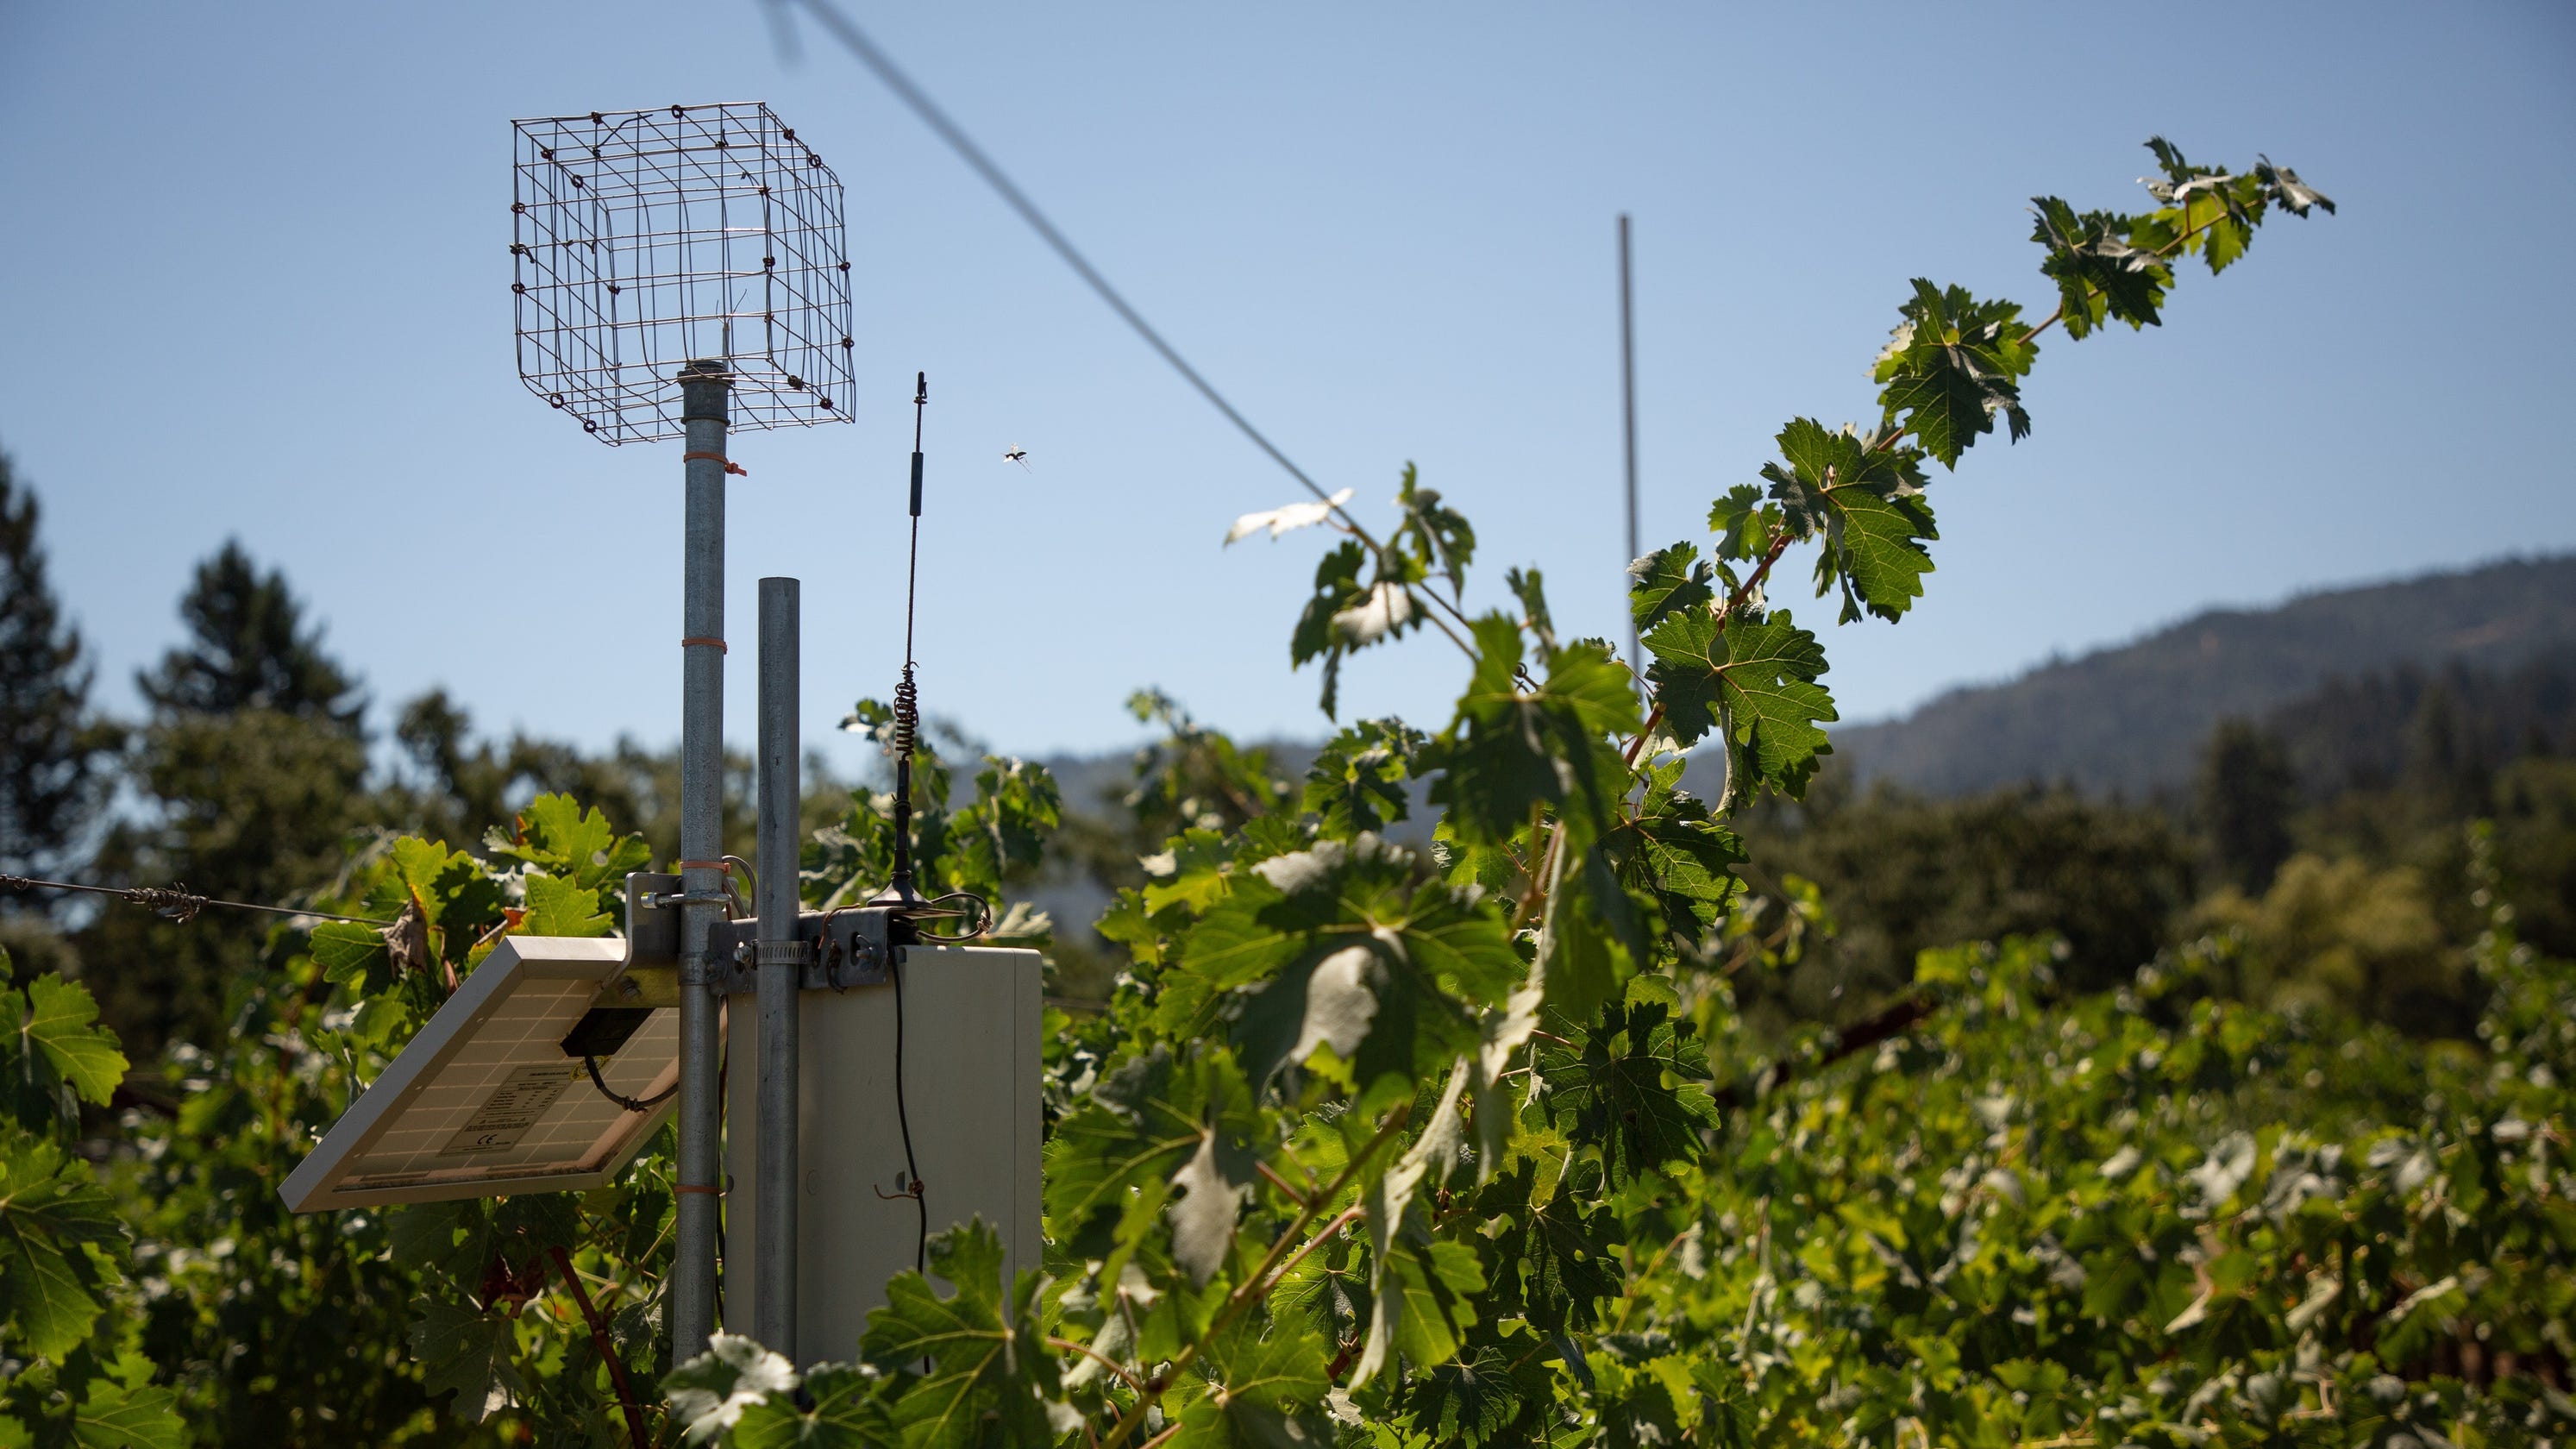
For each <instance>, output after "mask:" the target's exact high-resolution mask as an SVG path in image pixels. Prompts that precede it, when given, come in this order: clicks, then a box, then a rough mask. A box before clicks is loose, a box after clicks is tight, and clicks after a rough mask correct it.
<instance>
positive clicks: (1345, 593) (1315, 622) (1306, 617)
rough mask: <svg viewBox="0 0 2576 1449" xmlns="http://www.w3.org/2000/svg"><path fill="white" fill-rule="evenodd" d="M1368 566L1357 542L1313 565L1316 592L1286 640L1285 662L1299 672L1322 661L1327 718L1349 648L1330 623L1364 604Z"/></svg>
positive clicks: (1329, 715) (1309, 599) (1346, 545)
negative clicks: (1363, 580) (1363, 583)
mask: <svg viewBox="0 0 2576 1449" xmlns="http://www.w3.org/2000/svg"><path fill="white" fill-rule="evenodd" d="M1367 564H1368V553H1367V551H1366V550H1364V549H1362V548H1361V547H1360V545H1359V542H1358V540H1356V539H1346V540H1344V541H1343V542H1342V543H1341V545H1340V546H1339V547H1337V548H1335V549H1333V551H1332V552H1330V553H1327V554H1325V555H1324V557H1323V558H1322V560H1321V561H1319V562H1318V563H1317V564H1316V565H1315V589H1314V593H1313V594H1312V596H1311V597H1309V598H1308V599H1307V600H1306V609H1305V612H1304V613H1302V614H1300V615H1298V616H1297V628H1296V631H1295V632H1294V633H1292V634H1290V635H1289V638H1288V663H1289V667H1291V668H1298V669H1302V668H1304V667H1305V664H1306V661H1308V660H1310V659H1321V660H1323V661H1324V697H1323V708H1324V715H1325V717H1326V718H1327V719H1329V718H1331V717H1332V715H1333V708H1334V705H1335V703H1336V695H1337V694H1338V693H1339V689H1340V683H1341V668H1342V655H1343V653H1344V652H1345V651H1346V650H1347V649H1348V647H1349V646H1348V644H1347V642H1346V641H1345V640H1344V638H1343V636H1342V634H1341V633H1340V631H1339V630H1337V629H1336V628H1335V627H1334V623H1333V621H1334V620H1335V619H1336V618H1337V617H1339V616H1340V615H1342V614H1344V613H1347V612H1349V611H1350V610H1352V609H1355V608H1357V607H1359V606H1360V605H1361V604H1363V603H1365V602H1366V601H1367V597H1368V590H1367V589H1365V588H1363V587H1362V586H1361V584H1360V570H1361V569H1362V568H1364V567H1366V566H1367Z"/></svg>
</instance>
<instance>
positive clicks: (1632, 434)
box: [1619, 211, 1646, 674]
mask: <svg viewBox="0 0 2576 1449" xmlns="http://www.w3.org/2000/svg"><path fill="white" fill-rule="evenodd" d="M1632 317H1633V313H1632V312H1631V311H1630V308H1629V301H1628V213H1626V212H1624V211H1623V212H1621V213H1619V426H1620V431H1621V433H1622V435H1623V436H1624V437H1625V439H1626V441H1627V445H1628V446H1627V459H1628V560H1629V562H1630V563H1632V564H1633V563H1634V562H1636V559H1637V552H1638V543H1637V332H1636V327H1635V325H1634V322H1633V321H1632ZM1628 662H1629V664H1630V665H1631V666H1633V667H1634V668H1635V669H1636V670H1637V672H1638V673H1640V674H1643V673H1645V671H1646V656H1645V652H1644V651H1643V649H1642V648H1640V647H1639V645H1638V643H1637V616H1636V615H1635V614H1634V613H1633V612H1632V613H1630V614H1629V616H1628Z"/></svg>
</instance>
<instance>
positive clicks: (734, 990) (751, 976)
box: [707, 906, 894, 996]
mask: <svg viewBox="0 0 2576 1449" xmlns="http://www.w3.org/2000/svg"><path fill="white" fill-rule="evenodd" d="M893 925H894V915H893V913H892V912H890V911H886V910H863V909H861V908H859V907H856V906H845V907H843V908H841V909H840V910H837V911H806V912H803V913H802V914H800V915H798V916H797V917H796V957H797V960H798V962H799V964H800V965H801V966H802V971H801V973H800V974H801V976H802V980H801V981H800V983H799V984H800V985H802V986H803V988H804V989H805V990H807V991H846V990H848V989H849V988H851V987H853V986H882V985H884V984H886V983H887V982H888V981H890V980H892V979H893V978H892V977H891V976H890V975H888V974H887V970H886V963H887V962H888V961H889V960H891V959H892V951H891V949H890V939H889V938H890V936H891V934H892V927H893ZM759 934H760V921H759V918H758V917H753V916H746V917H744V918H742V919H740V920H733V921H726V922H724V923H723V924H721V925H719V926H717V927H716V929H715V935H714V936H713V937H712V938H711V939H710V940H709V942H708V952H709V954H710V955H711V956H713V957H714V958H715V959H713V960H711V961H709V962H708V963H707V981H708V985H710V986H712V987H713V988H714V989H715V991H716V992H717V994H719V995H723V996H733V995H737V994H741V993H746V992H749V991H750V990H752V988H753V985H754V983H755V982H756V981H757V980H758V977H759V970H758V955H759V951H760V949H761V948H760V946H759V944H758V937H759ZM781 944H784V943H772V944H771V947H770V949H772V950H775V949H777V947H778V946H779V945H781Z"/></svg>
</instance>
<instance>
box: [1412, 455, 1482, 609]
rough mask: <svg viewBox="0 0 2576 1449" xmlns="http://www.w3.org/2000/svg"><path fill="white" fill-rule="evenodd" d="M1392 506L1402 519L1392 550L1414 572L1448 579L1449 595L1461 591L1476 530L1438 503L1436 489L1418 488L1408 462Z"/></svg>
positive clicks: (1463, 587) (1465, 520) (1465, 517)
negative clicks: (1395, 549)
mask: <svg viewBox="0 0 2576 1449" xmlns="http://www.w3.org/2000/svg"><path fill="white" fill-rule="evenodd" d="M1395 506H1396V507H1397V508H1398V509H1399V510H1401V512H1402V517H1403V522H1402V523H1400V524H1398V525H1397V527H1396V534H1395V540H1396V547H1398V548H1399V549H1402V550H1403V551H1404V553H1405V556H1406V557H1407V558H1409V559H1411V560H1412V562H1413V564H1414V565H1415V569H1416V571H1417V572H1418V573H1421V574H1423V575H1426V576H1427V575H1429V574H1433V573H1437V574H1439V575H1441V576H1442V577H1444V578H1446V579H1448V580H1449V588H1450V591H1451V592H1453V593H1463V592H1465V590H1466V588H1467V565H1468V564H1469V563H1470V562H1472V561H1473V560H1474V559H1475V557H1476V530H1475V527H1474V525H1472V524H1470V523H1468V522H1467V516H1466V515H1465V514H1463V513H1460V512H1459V511H1458V510H1456V509H1454V508H1451V507H1449V506H1447V505H1446V504H1444V503H1442V502H1441V501H1440V494H1439V491H1438V490H1436V489H1431V488H1424V487H1421V486H1419V480H1418V478H1417V477H1416V475H1415V473H1414V469H1413V465H1412V464H1411V463H1407V464H1405V465H1404V483H1403V486H1402V487H1400V488H1399V489H1398V490H1397V491H1396V495H1395Z"/></svg>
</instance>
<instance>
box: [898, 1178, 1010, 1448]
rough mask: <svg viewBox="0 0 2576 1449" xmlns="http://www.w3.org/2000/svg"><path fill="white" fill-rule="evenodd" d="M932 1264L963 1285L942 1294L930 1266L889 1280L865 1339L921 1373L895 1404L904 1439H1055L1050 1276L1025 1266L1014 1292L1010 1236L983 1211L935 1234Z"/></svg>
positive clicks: (933, 1443)
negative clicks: (1005, 1277)
mask: <svg viewBox="0 0 2576 1449" xmlns="http://www.w3.org/2000/svg"><path fill="white" fill-rule="evenodd" d="M930 1270H931V1272H933V1273H936V1274H938V1275H939V1277H940V1278H941V1279H943V1280H945V1281H946V1282H947V1283H948V1284H949V1285H950V1286H951V1287H953V1288H955V1289H956V1290H957V1291H956V1292H955V1293H953V1294H951V1295H950V1296H948V1297H946V1298H942V1297H940V1296H938V1295H937V1294H936V1293H934V1292H932V1291H931V1287H930V1282H929V1280H928V1279H927V1278H925V1277H923V1276H922V1275H921V1274H919V1273H900V1274H897V1275H896V1276H895V1278H894V1281H893V1282H891V1283H888V1284H887V1285H886V1299H887V1301H886V1305H885V1306H884V1307H882V1308H879V1309H876V1310H875V1311H873V1312H871V1313H870V1314H869V1315H868V1331H867V1335H866V1337H865V1338H863V1339H862V1340H861V1344H860V1346H861V1352H863V1353H864V1354H865V1355H866V1357H867V1360H868V1362H870V1363H872V1364H875V1365H876V1366H877V1367H878V1369H879V1370H880V1371H881V1372H886V1373H901V1374H903V1375H904V1376H905V1377H906V1378H912V1379H914V1380H915V1381H914V1382H912V1383H911V1384H910V1385H909V1387H907V1388H905V1389H904V1391H903V1393H902V1396H901V1397H900V1398H898V1399H896V1400H895V1402H894V1406H893V1411H892V1414H893V1419H894V1424H895V1427H896V1428H897V1429H898V1430H900V1431H901V1432H902V1434H903V1438H904V1443H905V1444H907V1445H910V1446H915V1449H964V1446H967V1445H970V1444H987V1443H998V1444H1044V1443H1050V1442H1053V1440H1054V1438H1055V1434H1054V1432H1053V1424H1054V1419H1053V1417H1052V1416H1051V1415H1050V1413H1049V1407H1050V1406H1051V1405H1052V1404H1054V1403H1055V1402H1056V1401H1057V1397H1058V1392H1059V1385H1058V1382H1057V1373H1056V1361H1055V1356H1054V1354H1053V1353H1052V1352H1050V1351H1049V1350H1048V1349H1047V1348H1046V1346H1045V1343H1044V1337H1045V1335H1044V1334H1043V1333H1041V1332H1040V1330H1039V1328H1038V1324H1037V1318H1036V1308H1037V1296H1038V1292H1039V1290H1040V1288H1041V1287H1042V1286H1043V1284H1044V1279H1043V1278H1042V1277H1041V1276H1040V1275H1039V1274H1038V1273H1037V1272H1035V1271H1034V1270H1031V1271H1024V1272H1022V1273H1021V1274H1020V1275H1019V1281H1018V1282H1017V1283H1015V1284H1012V1285H1010V1288H1009V1297H1008V1298H1007V1299H1006V1298H1005V1297H1004V1296H1003V1283H1002V1239H1001V1236H1000V1235H999V1234H997V1233H995V1232H994V1231H993V1229H992V1226H991V1225H990V1224H988V1223H986V1222H985V1221H984V1220H983V1219H982V1218H980V1217H979V1218H976V1219H975V1220H974V1221H972V1222H969V1223H967V1224H965V1225H963V1226H961V1227H956V1228H951V1229H950V1230H948V1231H947V1232H944V1233H940V1234H938V1235H937V1236H935V1237H933V1238H932V1239H931V1240H930ZM925 1359H926V1360H928V1361H929V1363H930V1368H929V1370H928V1371H927V1372H926V1373H923V1372H920V1371H919V1364H920V1362H921V1361H922V1360H925ZM916 1376H917V1377H916Z"/></svg>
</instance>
